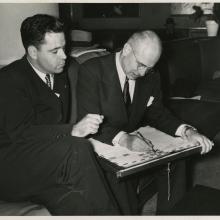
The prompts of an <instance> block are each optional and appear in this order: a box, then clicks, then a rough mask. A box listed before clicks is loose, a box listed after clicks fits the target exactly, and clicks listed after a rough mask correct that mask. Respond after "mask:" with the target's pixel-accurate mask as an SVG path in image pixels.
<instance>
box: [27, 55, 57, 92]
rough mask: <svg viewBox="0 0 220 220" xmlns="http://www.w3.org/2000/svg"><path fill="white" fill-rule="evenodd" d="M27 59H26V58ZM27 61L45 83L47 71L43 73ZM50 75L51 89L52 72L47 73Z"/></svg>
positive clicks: (52, 84) (52, 82)
mask: <svg viewBox="0 0 220 220" xmlns="http://www.w3.org/2000/svg"><path fill="white" fill-rule="evenodd" d="M27 60H28V59H27ZM28 62H29V63H30V65H31V66H32V68H33V69H34V71H35V72H36V73H37V75H38V76H39V77H40V78H41V79H42V80H43V81H44V83H45V84H47V82H46V78H45V77H46V74H47V73H43V72H41V71H40V70H38V69H37V68H35V67H34V66H33V65H32V64H31V62H30V61H29V60H28ZM49 76H50V81H51V89H52V90H53V86H54V74H49Z"/></svg>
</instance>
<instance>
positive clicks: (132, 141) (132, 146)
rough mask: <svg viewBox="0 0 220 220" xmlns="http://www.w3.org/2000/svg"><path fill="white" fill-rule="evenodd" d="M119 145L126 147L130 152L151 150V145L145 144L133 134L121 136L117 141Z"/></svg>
mask: <svg viewBox="0 0 220 220" xmlns="http://www.w3.org/2000/svg"><path fill="white" fill-rule="evenodd" d="M119 145H120V146H122V147H126V148H128V149H129V150H131V151H138V152H143V151H149V150H151V149H152V147H151V143H150V142H149V143H147V142H146V141H144V140H143V139H142V138H140V137H139V136H137V135H135V134H126V133H125V134H123V135H122V136H121V138H120V140H119Z"/></svg>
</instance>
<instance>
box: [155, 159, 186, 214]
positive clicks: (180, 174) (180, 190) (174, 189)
mask: <svg viewBox="0 0 220 220" xmlns="http://www.w3.org/2000/svg"><path fill="white" fill-rule="evenodd" d="M185 165H186V164H185V161H184V160H180V161H175V162H171V163H170V166H169V167H168V165H167V166H166V167H164V168H163V169H161V171H160V172H159V173H158V175H157V178H156V182H157V189H158V200H157V214H158V215H163V214H168V213H169V211H170V210H171V208H172V207H173V206H174V205H175V204H176V203H177V202H179V201H180V200H181V199H182V198H183V196H184V195H185V193H186V167H185ZM168 169H170V171H168ZM168 172H169V174H168Z"/></svg>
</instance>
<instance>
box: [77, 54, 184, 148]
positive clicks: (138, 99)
mask: <svg viewBox="0 0 220 220" xmlns="http://www.w3.org/2000/svg"><path fill="white" fill-rule="evenodd" d="M151 96H152V97H154V100H153V103H152V105H150V106H149V107H147V103H148V101H149V99H150V97H151ZM77 100H78V119H81V118H82V117H83V116H85V115H86V114H87V113H95V114H102V115H104V117H105V118H104V122H103V123H102V124H101V126H100V128H99V131H98V133H97V134H96V135H94V137H95V138H96V139H98V140H100V141H103V142H107V143H109V144H111V142H112V139H113V138H114V136H115V135H116V134H117V133H118V132H119V131H121V130H123V131H126V132H132V131H134V130H136V129H138V128H139V127H140V126H142V125H147V124H148V125H151V126H153V127H156V128H158V129H160V130H162V131H165V132H167V133H169V134H171V135H174V134H175V132H176V129H177V127H178V126H179V125H180V124H181V123H182V122H181V121H180V120H178V119H176V118H175V117H173V116H172V115H171V114H170V113H169V112H168V111H167V110H166V109H165V108H164V107H163V105H162V103H161V91H160V77H159V73H158V72H154V71H151V72H150V73H147V74H146V76H145V77H142V78H138V79H137V80H136V85H135V92H134V97H133V102H132V107H131V113H130V116H129V117H128V116H127V113H126V109H125V104H124V101H123V96H122V91H121V87H120V82H119V78H118V74H117V70H116V63H115V55H108V56H103V57H98V58H94V59H91V60H88V61H87V62H85V63H84V64H82V65H81V67H80V70H79V77H78V87H77Z"/></svg>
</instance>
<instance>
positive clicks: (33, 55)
mask: <svg viewBox="0 0 220 220" xmlns="http://www.w3.org/2000/svg"><path fill="white" fill-rule="evenodd" d="M27 52H28V55H29V56H30V57H31V58H32V59H34V60H36V59H37V48H36V47H35V46H33V45H31V46H29V47H28V49H27Z"/></svg>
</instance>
